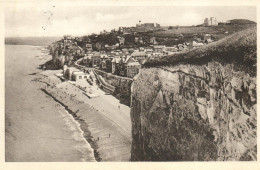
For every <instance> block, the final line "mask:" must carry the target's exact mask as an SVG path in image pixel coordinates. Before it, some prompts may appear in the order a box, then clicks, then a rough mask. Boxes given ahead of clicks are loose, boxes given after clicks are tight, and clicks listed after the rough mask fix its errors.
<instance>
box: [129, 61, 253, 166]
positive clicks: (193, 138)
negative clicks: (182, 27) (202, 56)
mask: <svg viewBox="0 0 260 170" xmlns="http://www.w3.org/2000/svg"><path fill="white" fill-rule="evenodd" d="M233 67H234V65H233V64H226V65H223V64H220V63H218V62H216V61H211V62H209V63H207V64H204V65H190V64H179V65H176V66H171V67H165V66H160V67H157V68H145V69H142V70H141V71H140V73H139V75H137V76H136V77H135V78H134V82H133V85H132V97H131V107H132V109H131V121H132V137H133V141H132V160H133V161H155V160H156V161H184V160H185V161H211V160H256V143H257V141H256V132H257V120H256V117H257V116H256V77H254V76H252V75H249V74H247V73H246V72H244V71H235V70H233Z"/></svg>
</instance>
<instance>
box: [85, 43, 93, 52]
mask: <svg viewBox="0 0 260 170" xmlns="http://www.w3.org/2000/svg"><path fill="white" fill-rule="evenodd" d="M85 49H86V51H88V52H90V51H93V48H92V44H86V47H85Z"/></svg>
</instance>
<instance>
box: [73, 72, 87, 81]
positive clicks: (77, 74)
mask: <svg viewBox="0 0 260 170" xmlns="http://www.w3.org/2000/svg"><path fill="white" fill-rule="evenodd" d="M87 78H88V76H87V75H86V74H85V73H84V72H82V71H73V72H72V76H71V79H72V80H73V81H79V80H87Z"/></svg>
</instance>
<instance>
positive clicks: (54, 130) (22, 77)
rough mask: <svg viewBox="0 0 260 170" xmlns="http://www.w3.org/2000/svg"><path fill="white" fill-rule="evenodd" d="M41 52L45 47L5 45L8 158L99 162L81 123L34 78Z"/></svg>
mask: <svg viewBox="0 0 260 170" xmlns="http://www.w3.org/2000/svg"><path fill="white" fill-rule="evenodd" d="M39 55H42V54H41V47H35V46H20V45H17V46H16V45H14V46H12V45H6V46H5V134H6V135H5V149H6V152H5V159H6V161H17V162H21V161H23V162H30V161H34V162H38V161H41V162H45V161H46V162H48V161H55V162H57V161H95V159H94V153H93V149H92V148H91V147H90V145H89V143H87V142H86V140H85V139H84V137H83V132H82V131H81V129H80V128H79V124H78V123H77V122H76V121H75V120H74V119H73V117H72V116H71V115H70V114H69V113H67V112H66V110H65V109H64V108H63V107H62V106H60V105H59V104H57V103H56V102H55V101H54V100H52V99H51V98H50V97H48V96H46V95H45V94H44V93H43V92H42V91H41V90H40V88H41V87H42V86H43V85H41V84H37V83H34V82H32V81H31V80H32V79H34V78H35V77H34V76H33V75H29V74H31V73H37V72H41V70H38V69H37V67H38V65H39V64H41V63H43V62H44V60H42V59H41V58H40V57H36V56H39ZM44 57H49V58H50V56H42V58H44Z"/></svg>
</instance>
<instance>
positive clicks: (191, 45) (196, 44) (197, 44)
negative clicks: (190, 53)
mask: <svg viewBox="0 0 260 170" xmlns="http://www.w3.org/2000/svg"><path fill="white" fill-rule="evenodd" d="M203 45H204V44H203V43H197V42H196V41H191V43H190V48H194V47H195V48H196V47H200V46H203Z"/></svg>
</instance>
